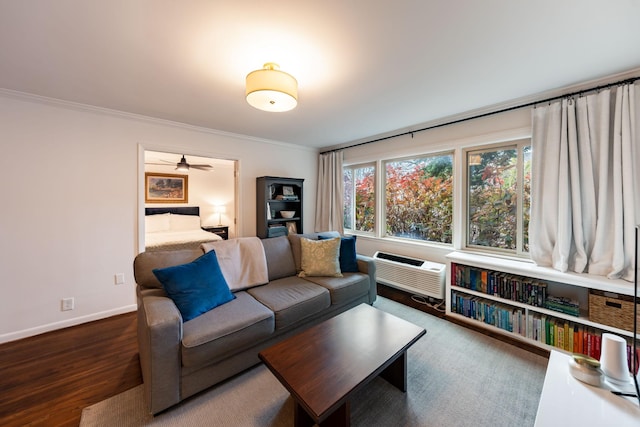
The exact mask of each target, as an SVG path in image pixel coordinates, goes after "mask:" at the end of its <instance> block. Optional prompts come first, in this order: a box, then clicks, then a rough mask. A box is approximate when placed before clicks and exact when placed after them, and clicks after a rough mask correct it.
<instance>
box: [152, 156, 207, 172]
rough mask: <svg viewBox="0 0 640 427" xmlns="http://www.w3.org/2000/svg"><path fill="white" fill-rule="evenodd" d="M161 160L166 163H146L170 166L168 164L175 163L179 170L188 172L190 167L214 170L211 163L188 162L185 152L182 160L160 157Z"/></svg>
mask: <svg viewBox="0 0 640 427" xmlns="http://www.w3.org/2000/svg"><path fill="white" fill-rule="evenodd" d="M160 161H161V162H165V163H145V164H147V165H160V166H168V164H175V165H176V170H177V171H181V172H186V171H188V170H189V169H198V170H201V171H207V172H210V171H212V170H213V166H211V165H196V164H190V163H187V159H185V157H184V154H183V155H182V158H181V159H180V161H179V162H178V163H173V162H170V161H168V160H162V159H160ZM167 163H168V164H167Z"/></svg>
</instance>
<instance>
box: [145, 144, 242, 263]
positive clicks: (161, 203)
mask: <svg viewBox="0 0 640 427" xmlns="http://www.w3.org/2000/svg"><path fill="white" fill-rule="evenodd" d="M236 170H237V161H236V160H226V159H217V158H212V157H205V156H197V155H191V154H189V153H188V152H185V153H169V152H162V151H152V150H144V174H143V180H144V184H143V186H142V187H141V189H142V190H143V191H144V194H143V195H142V197H141V199H142V200H141V202H143V203H141V207H143V208H144V209H142V210H143V212H141V213H140V216H139V218H145V212H144V210H145V209H146V208H171V209H167V210H168V211H173V208H186V207H196V208H198V209H197V210H196V211H198V212H199V217H200V221H199V224H200V227H201V228H202V229H204V230H207V231H211V232H214V231H215V232H219V234H220V235H223V236H224V237H225V238H232V237H235V236H236V233H237V230H236V212H237V206H236V204H237V202H236V200H237V179H236V177H237V173H236ZM156 212H157V209H156ZM191 212H193V210H191ZM191 215H192V213H191ZM195 222H197V221H195V219H194V218H190V219H189V221H185V222H183V223H182V224H179V223H178V222H175V221H174V222H173V224H178V228H179V229H177V230H176V229H175V226H171V230H166V231H171V232H173V231H177V232H182V231H190V230H182V229H180V228H184V227H185V226H186V225H187V224H188V225H189V226H190V227H196V228H197V224H195ZM162 224H165V222H163V221H153V222H149V221H148V220H147V218H145V221H144V222H142V223H141V224H140V230H141V233H140V237H141V240H142V241H141V242H140V244H139V250H140V251H143V250H145V245H146V241H147V240H148V239H147V238H146V236H147V234H146V233H147V232H158V231H165V230H164V228H167V227H169V225H167V224H165V225H167V227H160V225H162ZM146 228H150V229H149V230H147V229H146ZM176 234H178V233H176ZM153 237H154V238H156V237H157V236H153ZM178 238H180V237H179V236H178ZM185 238H188V237H185ZM184 244H185V245H186V247H189V244H190V243H188V242H185V243H184ZM191 245H192V246H194V245H195V246H197V245H198V243H197V242H195V241H194V242H193V243H192V244H191ZM178 246H180V245H178Z"/></svg>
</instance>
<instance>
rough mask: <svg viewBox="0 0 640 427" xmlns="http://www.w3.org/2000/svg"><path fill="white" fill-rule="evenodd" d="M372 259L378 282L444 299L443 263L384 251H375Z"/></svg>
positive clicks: (444, 271) (444, 272)
mask: <svg viewBox="0 0 640 427" xmlns="http://www.w3.org/2000/svg"><path fill="white" fill-rule="evenodd" d="M373 259H374V262H375V264H376V279H377V281H378V282H379V283H382V284H384V285H389V286H392V287H394V288H399V289H403V290H405V291H409V292H413V293H416V294H419V295H425V296H428V297H433V298H437V299H444V290H445V287H444V281H445V277H446V266H445V265H444V264H439V263H435V262H431V261H426V260H423V259H416V258H410V257H406V256H403V255H395V254H390V253H386V252H376V253H375V254H374V255H373Z"/></svg>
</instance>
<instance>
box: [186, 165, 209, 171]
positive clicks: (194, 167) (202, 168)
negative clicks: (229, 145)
mask: <svg viewBox="0 0 640 427" xmlns="http://www.w3.org/2000/svg"><path fill="white" fill-rule="evenodd" d="M189 167H190V168H192V169H198V170H201V171H205V172H211V171H213V167H211V166H209V165H189Z"/></svg>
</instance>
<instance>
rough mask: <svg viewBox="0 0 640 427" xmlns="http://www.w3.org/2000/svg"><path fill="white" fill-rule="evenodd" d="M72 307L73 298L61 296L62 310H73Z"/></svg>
mask: <svg viewBox="0 0 640 427" xmlns="http://www.w3.org/2000/svg"><path fill="white" fill-rule="evenodd" d="M73 308H74V301H73V298H62V307H61V309H62V311H69V310H73Z"/></svg>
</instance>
